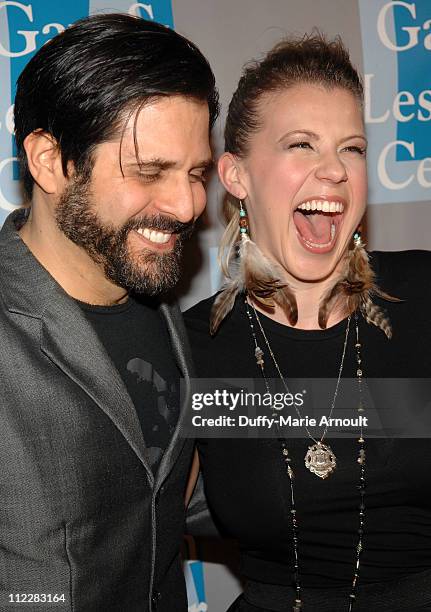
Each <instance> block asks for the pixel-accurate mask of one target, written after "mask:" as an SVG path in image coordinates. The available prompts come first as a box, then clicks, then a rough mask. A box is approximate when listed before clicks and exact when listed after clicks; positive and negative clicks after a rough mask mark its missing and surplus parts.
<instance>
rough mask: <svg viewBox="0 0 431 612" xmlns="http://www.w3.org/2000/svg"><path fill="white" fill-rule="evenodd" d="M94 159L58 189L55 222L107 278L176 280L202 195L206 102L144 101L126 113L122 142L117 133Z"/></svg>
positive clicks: (130, 285)
mask: <svg viewBox="0 0 431 612" xmlns="http://www.w3.org/2000/svg"><path fill="white" fill-rule="evenodd" d="M135 119H136V123H135ZM134 128H135V136H136V143H135V137H134ZM135 144H136V146H135ZM137 153H138V157H137ZM93 159H94V165H93V169H92V172H91V176H89V177H86V176H76V177H75V178H74V179H71V181H70V182H69V184H68V186H67V187H66V189H65V190H64V192H63V194H62V196H61V197H60V200H59V202H58V205H57V209H56V220H57V224H58V226H59V228H60V229H61V231H62V232H63V233H64V234H65V235H66V236H67V237H68V238H69V239H70V240H72V241H73V242H74V243H75V244H77V245H79V246H80V247H82V248H83V249H85V251H86V252H87V253H88V255H89V256H90V257H91V259H92V260H93V261H95V262H96V263H97V264H99V265H100V268H101V271H103V274H104V275H105V276H106V277H107V278H108V279H109V280H111V281H112V282H113V283H114V284H116V285H118V286H120V287H124V288H125V289H127V290H133V291H136V292H138V293H146V294H149V295H154V294H157V293H161V292H163V291H166V290H167V289H169V288H171V287H172V286H174V285H175V284H176V282H177V280H178V277H179V273H180V259H181V251H182V245H183V242H184V240H185V238H186V237H188V236H189V235H190V233H191V231H192V229H193V224H194V222H195V220H196V219H197V217H198V216H199V215H200V214H201V213H202V212H203V210H204V207H205V203H206V193H205V189H204V184H203V183H204V180H205V171H206V170H207V168H208V165H209V164H210V160H211V150H210V146H209V113H208V107H207V105H206V104H205V103H201V102H198V101H195V100H192V99H189V98H185V97H182V96H172V97H167V98H161V99H159V100H157V101H154V102H152V103H150V104H148V105H145V106H144V107H143V108H142V109H141V110H140V112H139V114H138V116H137V118H136V115H132V117H130V119H129V122H128V124H127V127H126V130H125V133H124V137H123V139H122V142H121V150H120V138H118V139H117V140H113V141H109V142H105V143H103V144H100V145H98V146H97V147H96V149H95V151H94V154H93ZM120 159H121V166H120Z"/></svg>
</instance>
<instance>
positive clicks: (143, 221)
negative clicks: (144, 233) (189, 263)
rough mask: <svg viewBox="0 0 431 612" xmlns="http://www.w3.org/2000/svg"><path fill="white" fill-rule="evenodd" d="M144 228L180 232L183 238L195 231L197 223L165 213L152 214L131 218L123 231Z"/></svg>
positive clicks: (171, 232) (173, 232)
mask: <svg viewBox="0 0 431 612" xmlns="http://www.w3.org/2000/svg"><path fill="white" fill-rule="evenodd" d="M144 228H148V229H149V230H155V231H159V232H169V233H170V234H179V235H180V236H181V238H182V239H186V238H188V237H189V236H190V235H191V234H192V233H193V230H194V228H195V223H194V221H189V222H187V223H182V222H181V221H175V220H174V219H171V218H169V217H165V216H164V215H151V216H146V217H140V218H135V219H130V220H129V221H128V222H127V223H126V225H125V226H124V227H123V231H125V232H127V233H128V232H130V231H131V230H138V229H144Z"/></svg>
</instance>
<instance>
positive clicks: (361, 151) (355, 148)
mask: <svg viewBox="0 0 431 612" xmlns="http://www.w3.org/2000/svg"><path fill="white" fill-rule="evenodd" d="M344 151H347V152H348V153H358V154H359V155H365V154H366V152H367V149H366V148H365V147H359V146H357V145H356V146H354V145H352V146H350V147H345V148H344Z"/></svg>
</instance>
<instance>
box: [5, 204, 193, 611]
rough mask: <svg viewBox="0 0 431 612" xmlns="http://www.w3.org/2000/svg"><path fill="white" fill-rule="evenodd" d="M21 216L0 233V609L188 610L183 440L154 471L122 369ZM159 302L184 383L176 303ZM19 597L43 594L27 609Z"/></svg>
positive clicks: (186, 371) (175, 441)
mask: <svg viewBox="0 0 431 612" xmlns="http://www.w3.org/2000/svg"><path fill="white" fill-rule="evenodd" d="M20 215H22V211H18V212H15V213H12V215H10V216H9V217H8V219H7V221H6V223H5V225H4V226H3V229H2V230H1V232H0V297H1V303H0V372H1V386H0V436H1V443H0V610H8V611H9V610H13V609H15V608H16V609H20V610H21V609H23V608H24V609H26V610H31V611H32V612H33V611H39V610H47V609H53V610H57V609H58V610H67V611H74V612H93V611H99V610H100V611H101V612H102V611H103V612H117V611H118V612H124V611H127V612H135V611H136V612H137V611H140V612H144V611H154V610H156V609H157V611H158V612H159V611H162V612H176V611H181V610H186V609H187V605H186V596H185V588H184V580H183V575H182V570H181V564H180V559H179V546H180V543H181V537H182V533H183V527H184V501H183V499H184V490H185V485H186V479H187V472H188V469H189V466H190V461H191V454H192V450H193V449H192V447H193V444H192V441H190V440H184V439H182V438H181V437H180V436H179V431H178V427H177V429H176V432H175V433H174V435H173V438H172V440H171V442H170V444H169V447H168V448H167V450H166V452H165V454H164V456H163V459H162V461H161V464H160V467H159V470H158V473H157V475H156V477H155V478H154V477H153V474H152V471H151V469H150V466H149V464H148V462H147V459H146V449H145V444H144V440H143V436H142V432H141V428H140V424H139V420H138V417H137V414H136V411H135V408H134V406H133V404H132V401H131V399H130V397H129V395H128V393H127V391H126V389H125V387H124V384H123V382H122V380H121V378H120V376H119V374H118V372H117V370H116V369H115V367H114V365H113V364H112V362H111V360H110V358H109V356H108V355H107V353H106V351H105V349H104V348H103V346H102V344H101V342H100V341H99V339H98V337H97V335H96V333H95V332H94V331H93V328H92V327H91V325H90V324H89V323H88V322H87V320H86V318H85V316H84V315H83V313H82V312H81V309H80V308H79V306H78V305H77V304H76V303H75V302H74V300H73V299H71V298H70V297H69V296H68V295H67V294H66V293H65V292H64V291H63V289H62V288H61V287H60V286H59V285H58V283H57V282H56V281H55V280H54V279H53V278H52V277H51V276H50V274H48V273H47V271H46V270H45V269H44V268H43V267H42V266H41V265H40V264H39V263H38V261H37V260H36V259H35V258H34V257H33V255H32V254H31V252H30V251H29V250H28V249H27V247H26V246H25V244H24V243H23V242H22V241H21V239H20V237H19V236H18V234H17V233H16V230H15V219H17V218H18V217H19V216H20ZM160 310H161V313H162V314H163V316H164V317H165V320H166V324H167V327H168V329H169V333H170V337H171V343H172V351H173V354H174V356H175V358H176V359H177V362H178V365H179V367H180V369H181V371H182V374H183V376H184V379H185V381H186V383H185V384H186V390H187V389H188V380H189V377H190V375H191V371H190V357H189V351H188V348H187V342H186V339H185V335H184V334H185V332H184V329H183V324H182V319H181V314H180V313H179V310H178V308H177V307H176V306H175V305H169V304H167V303H165V304H162V305H161V306H160ZM186 401H187V393H186V396H185V401H184V403H183V408H184V405H185V402H186ZM182 415H184V410H182ZM181 418H183V417H182V416H180V421H181ZM16 594H18V595H23V594H25V595H27V601H28V595H31V594H38V595H39V599H40V598H41V597H42V602H41V603H37V601H36V600H35V598H34V597H33V598H32V599H33V603H30V604H28V603H27V607H26V606H25V605H24V603H23V602H22V600H21V601H20V603H18V602H17V598H16ZM54 595H57V596H58V597H59V598H60V601H58V603H56V604H55V605H54V604H48V603H47V602H49V601H50V600H49V598H48V597H49V596H51V598H53V597H54ZM43 596H45V600H43ZM36 599H37V598H36ZM18 600H19V598H18ZM12 602H14V603H12Z"/></svg>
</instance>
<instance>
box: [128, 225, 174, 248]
mask: <svg viewBox="0 0 431 612" xmlns="http://www.w3.org/2000/svg"><path fill="white" fill-rule="evenodd" d="M136 231H137V232H138V234H141V236H143V237H144V238H146V239H147V240H151V242H158V243H159V244H164V243H165V242H168V241H169V239H170V237H171V236H172V234H167V233H166V232H157V231H156V230H150V229H148V228H147V227H144V228H143V229H142V228H139V229H138V230H136Z"/></svg>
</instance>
